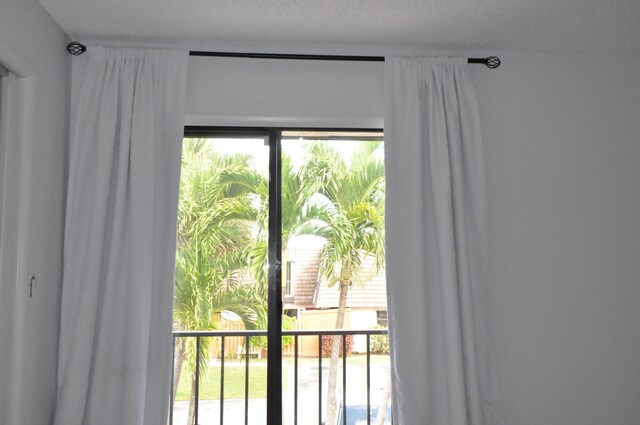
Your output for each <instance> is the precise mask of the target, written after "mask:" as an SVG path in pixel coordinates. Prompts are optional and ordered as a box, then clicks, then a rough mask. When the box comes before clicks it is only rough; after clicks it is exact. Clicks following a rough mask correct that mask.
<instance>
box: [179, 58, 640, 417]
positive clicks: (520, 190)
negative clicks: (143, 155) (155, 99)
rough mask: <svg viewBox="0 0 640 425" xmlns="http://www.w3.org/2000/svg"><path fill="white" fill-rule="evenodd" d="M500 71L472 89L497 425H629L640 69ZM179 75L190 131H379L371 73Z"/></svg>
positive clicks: (575, 66) (236, 69)
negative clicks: (489, 279)
mask: <svg viewBox="0 0 640 425" xmlns="http://www.w3.org/2000/svg"><path fill="white" fill-rule="evenodd" d="M476 54H477V52H476ZM500 56H501V57H502V59H503V65H502V67H501V68H499V69H498V70H493V71H492V70H488V69H486V68H484V67H482V66H479V65H474V66H472V67H471V73H472V78H473V80H474V83H475V85H476V91H477V94H478V98H479V104H480V109H481V118H482V126H483V132H484V142H485V153H486V162H487V181H488V199H489V211H490V213H491V216H490V222H489V226H490V238H491V262H492V271H493V293H494V319H495V320H494V321H495V328H496V351H497V358H498V361H499V368H500V372H501V382H502V397H503V401H504V411H505V423H506V424H509V425H535V424H541V425H555V424H557V425H573V424H575V425H578V424H579V425H590V424H593V425H596V424H608V425H628V424H638V423H640V403H638V400H640V326H639V324H640V223H639V222H640V165H639V164H640V78H638V76H640V60H638V59H633V58H630V57H626V56H608V55H577V54H574V55H555V54H506V53H503V54H501V55H500ZM214 61H215V62H216V66H214ZM224 61H226V62H224ZM218 64H219V66H218ZM190 66H191V69H190V76H189V77H190V79H189V89H188V102H187V103H188V106H187V108H188V109H187V110H188V112H189V113H190V114H192V115H191V116H190V117H188V122H189V120H192V121H191V123H197V124H206V123H207V120H208V123H210V124H228V123H229V121H231V123H241V122H242V119H241V118H240V117H241V116H242V115H245V116H248V117H250V118H249V119H248V121H247V122H249V123H256V122H257V123H263V124H264V123H269V122H273V119H272V118H271V117H277V116H278V115H283V116H285V117H287V122H286V123H287V124H288V123H289V122H293V123H296V122H299V123H305V122H308V123H309V124H310V125H313V124H314V120H309V119H308V117H312V116H320V117H322V118H324V121H326V122H327V123H328V125H337V124H340V122H342V123H343V124H345V125H352V126H358V125H360V124H362V123H363V122H373V123H375V122H376V119H377V120H380V118H381V117H382V111H383V109H382V100H383V92H382V76H383V73H382V66H381V65H380V64H353V63H351V64H344V63H342V64H322V65H316V64H314V65H313V66H312V65H311V64H309V63H303V62H284V61H281V62H278V63H273V62H271V63H266V62H259V61H256V60H252V61H247V60H246V59H245V60H242V59H235V60H233V62H231V61H230V60H229V59H210V58H198V59H196V58H192V59H191V62H190ZM334 67H335V68H334ZM345 70H346V71H345ZM342 72H346V77H344V78H343V77H341V75H342V74H341V73H342ZM221 116H222V117H224V116H227V118H228V116H231V117H234V118H233V119H231V120H229V119H226V120H225V119H221V118H220V117H221ZM256 116H258V117H263V119H259V120H255V117H256ZM264 117H267V119H265V118H264ZM339 117H349V118H347V119H344V118H343V119H340V118H339ZM362 117H367V118H366V120H362ZM376 117H377V118H376ZM321 121H322V120H321Z"/></svg>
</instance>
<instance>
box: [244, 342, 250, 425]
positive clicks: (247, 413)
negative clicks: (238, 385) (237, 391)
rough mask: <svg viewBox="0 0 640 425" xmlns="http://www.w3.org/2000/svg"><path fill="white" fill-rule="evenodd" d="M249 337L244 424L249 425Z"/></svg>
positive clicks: (245, 367) (245, 363) (245, 353)
mask: <svg viewBox="0 0 640 425" xmlns="http://www.w3.org/2000/svg"><path fill="white" fill-rule="evenodd" d="M250 338H251V337H250V336H247V337H245V338H244V341H245V347H244V358H245V361H244V424H245V425H249V339H250Z"/></svg>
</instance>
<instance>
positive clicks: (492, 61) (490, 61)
mask: <svg viewBox="0 0 640 425" xmlns="http://www.w3.org/2000/svg"><path fill="white" fill-rule="evenodd" d="M501 63H502V62H500V58H499V57H497V56H489V57H488V58H487V59H486V60H485V63H484V64H485V65H487V68H490V69H496V68H497V67H499V66H500V64H501Z"/></svg>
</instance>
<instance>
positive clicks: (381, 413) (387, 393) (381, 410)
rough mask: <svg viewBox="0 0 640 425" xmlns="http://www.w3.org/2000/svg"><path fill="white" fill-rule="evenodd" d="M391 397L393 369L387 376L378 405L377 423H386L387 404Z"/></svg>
mask: <svg viewBox="0 0 640 425" xmlns="http://www.w3.org/2000/svg"><path fill="white" fill-rule="evenodd" d="M390 398H391V371H390V370H389V374H388V376H387V380H386V382H385V384H384V390H383V393H382V397H380V404H379V405H378V416H376V425H384V420H385V419H386V417H387V405H388V404H389V399H390Z"/></svg>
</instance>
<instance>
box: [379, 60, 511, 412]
mask: <svg viewBox="0 0 640 425" xmlns="http://www.w3.org/2000/svg"><path fill="white" fill-rule="evenodd" d="M385 96H386V99H385V117H384V126H385V161H386V166H385V169H386V184H387V189H386V212H385V214H386V272H387V282H388V283H387V287H388V290H387V292H388V303H389V306H388V308H389V327H390V329H389V332H390V338H391V359H392V361H391V368H392V377H393V380H392V381H393V384H392V387H393V397H394V402H393V414H394V418H395V423H396V424H397V425H417V424H429V425H500V424H502V419H501V414H500V408H499V394H498V381H497V375H496V370H495V367H494V364H493V360H494V358H493V356H492V330H491V321H490V317H489V316H490V314H489V301H490V300H489V294H488V292H487V291H488V288H487V285H488V283H489V281H488V280H489V275H488V271H487V265H488V264H487V246H486V243H487V242H486V196H485V180H484V179H485V176H484V171H485V170H484V161H483V153H482V145H481V137H480V125H479V116H478V107H477V102H476V98H475V94H474V90H473V87H472V84H471V80H470V78H469V75H468V72H467V64H466V59H462V58H460V59H449V58H387V59H386V61H385Z"/></svg>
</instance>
